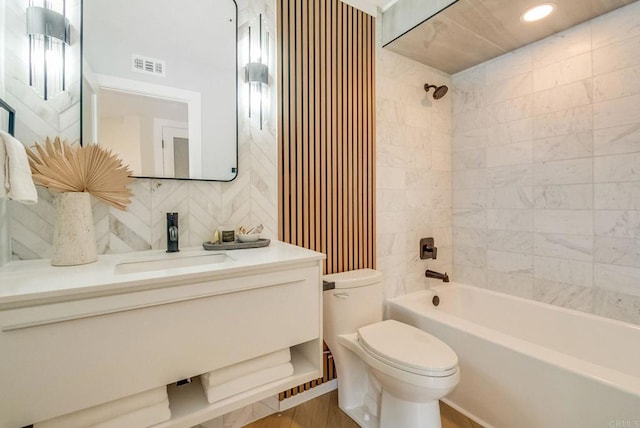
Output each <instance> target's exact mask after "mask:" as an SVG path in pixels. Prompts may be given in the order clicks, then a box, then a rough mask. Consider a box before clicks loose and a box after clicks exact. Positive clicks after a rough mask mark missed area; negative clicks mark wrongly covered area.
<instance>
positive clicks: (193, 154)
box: [82, 0, 238, 181]
mask: <svg viewBox="0 0 640 428" xmlns="http://www.w3.org/2000/svg"><path fill="white" fill-rule="evenodd" d="M82 55H83V58H82V144H83V145H85V144H101V145H103V146H105V147H107V148H111V149H112V150H113V151H114V152H116V153H118V154H119V155H120V156H121V157H122V159H123V161H124V163H126V164H129V166H130V168H131V169H132V171H133V176H135V177H149V178H179V179H196V180H216V181H230V180H233V179H234V178H235V177H236V175H237V172H238V148H237V139H238V137H237V136H238V120H237V75H238V66H237V5H236V2H235V1H234V0H215V1H211V0H180V1H176V0H136V1H133V2H132V1H130V0H83V22H82Z"/></svg>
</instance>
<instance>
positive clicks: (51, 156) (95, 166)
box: [27, 137, 133, 211]
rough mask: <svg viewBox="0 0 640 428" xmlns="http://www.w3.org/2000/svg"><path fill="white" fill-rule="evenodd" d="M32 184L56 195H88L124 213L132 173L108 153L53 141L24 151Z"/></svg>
mask: <svg viewBox="0 0 640 428" xmlns="http://www.w3.org/2000/svg"><path fill="white" fill-rule="evenodd" d="M27 154H28V155H29V165H30V166H31V174H32V176H33V181H34V182H35V183H36V184H38V185H41V186H44V187H46V188H48V189H49V190H54V191H58V192H88V193H90V194H92V195H93V196H95V197H96V198H98V199H99V200H101V201H103V202H105V203H107V204H109V205H111V206H112V207H115V208H118V209H120V210H123V211H126V210H127V205H128V204H130V203H131V199H130V197H131V196H132V195H133V194H132V193H131V191H130V190H129V189H128V188H127V185H128V184H129V183H131V181H132V178H131V177H130V175H131V171H130V170H129V167H128V166H123V165H122V161H121V160H120V158H118V156H116V155H115V154H113V153H112V152H111V150H106V149H104V148H102V147H100V146H98V145H95V144H91V145H88V146H84V147H75V148H74V147H71V146H70V145H69V144H68V143H67V142H66V141H62V142H61V141H60V138H58V137H56V139H55V140H54V142H53V143H52V142H51V140H50V139H49V138H48V137H47V140H46V142H45V146H44V147H43V146H41V145H39V144H36V146H35V150H33V149H30V148H27Z"/></svg>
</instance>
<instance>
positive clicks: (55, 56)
mask: <svg viewBox="0 0 640 428" xmlns="http://www.w3.org/2000/svg"><path fill="white" fill-rule="evenodd" d="M69 33H70V25H69V20H68V19H67V18H66V16H65V1H64V0H29V6H28V7H27V34H28V35H29V85H30V86H32V87H33V88H34V89H35V90H36V92H37V93H38V94H40V96H41V97H42V98H44V99H45V100H47V99H49V98H51V97H54V96H56V95H58V94H59V93H61V92H62V91H64V90H65V72H64V71H65V70H64V69H65V46H68V45H69V41H70V37H69Z"/></svg>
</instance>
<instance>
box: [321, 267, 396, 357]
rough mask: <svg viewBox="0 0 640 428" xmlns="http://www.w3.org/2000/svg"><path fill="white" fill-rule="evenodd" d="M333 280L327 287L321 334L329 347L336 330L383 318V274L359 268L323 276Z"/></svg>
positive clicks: (347, 330)
mask: <svg viewBox="0 0 640 428" xmlns="http://www.w3.org/2000/svg"><path fill="white" fill-rule="evenodd" d="M322 279H323V280H324V281H327V282H333V283H335V288H334V289H331V290H326V291H325V292H324V296H323V301H324V303H323V305H324V321H323V323H324V338H325V341H326V342H327V345H329V348H331V346H332V343H333V342H334V340H335V337H336V336H337V335H339V334H347V333H355V332H356V331H357V330H358V329H359V328H360V327H364V326H365V325H369V324H373V323H375V322H378V321H382V314H383V305H384V302H383V294H382V274H381V273H380V272H378V271H376V270H373V269H359V270H353V271H349V272H342V273H334V274H331V275H325V276H323V277H322Z"/></svg>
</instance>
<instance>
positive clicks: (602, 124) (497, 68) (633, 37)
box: [452, 2, 640, 324]
mask: <svg viewBox="0 0 640 428" xmlns="http://www.w3.org/2000/svg"><path fill="white" fill-rule="evenodd" d="M639 22H640V2H636V3H633V4H631V5H629V6H626V7H624V8H622V9H618V10H617V11H614V12H611V13H609V14H607V15H603V16H601V17H599V18H596V19H594V20H592V21H589V22H586V23H583V24H581V25H578V26H576V27H574V28H571V29H569V30H567V31H564V32H562V33H559V34H556V35H554V36H551V37H548V38H546V39H543V40H541V41H539V42H536V43H534V44H532V45H529V46H525V47H523V48H521V49H519V50H517V51H515V52H512V53H508V54H506V55H503V56H501V57H498V58H495V59H494V60H491V61H489V62H486V63H483V64H480V65H478V66H476V67H474V68H472V69H468V70H465V71H463V72H461V73H458V74H456V75H454V76H453V88H454V89H453V124H454V129H453V147H452V150H453V160H452V163H453V245H454V254H453V264H454V278H455V279H456V280H458V281H462V282H466V283H470V284H474V285H478V286H482V287H487V288H490V289H494V290H496V291H501V292H506V293H509V294H514V295H519V296H522V297H526V298H529V299H535V300H539V301H542V302H546V303H551V304H555V305H560V306H564V307H568V308H572V309H578V310H581V311H586V312H592V313H595V314H599V315H603V316H606V317H610V318H615V319H620V320H624V321H630V322H634V323H637V324H640V167H639V165H640V55H639V54H638V52H640V24H638V23H639Z"/></svg>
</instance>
